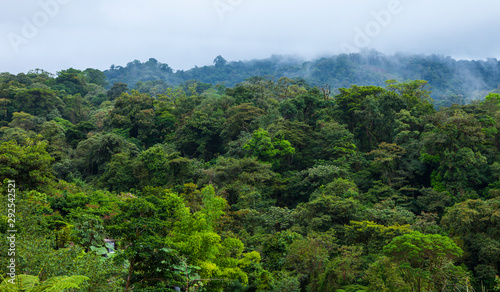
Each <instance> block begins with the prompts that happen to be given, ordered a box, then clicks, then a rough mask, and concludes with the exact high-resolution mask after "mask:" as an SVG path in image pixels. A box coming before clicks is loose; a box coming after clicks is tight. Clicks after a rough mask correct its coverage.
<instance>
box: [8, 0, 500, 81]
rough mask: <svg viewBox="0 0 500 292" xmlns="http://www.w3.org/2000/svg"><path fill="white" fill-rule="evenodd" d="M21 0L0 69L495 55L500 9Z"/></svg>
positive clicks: (365, 2) (396, 0) (403, 0)
mask: <svg viewBox="0 0 500 292" xmlns="http://www.w3.org/2000/svg"><path fill="white" fill-rule="evenodd" d="M268 2H269V1H267V2H266V1H263V0H253V1H246V0H208V1H207V0H190V1H183V2H180V1H173V0H170V1H158V0H145V1H142V2H135V1H130V0H122V1H117V0H109V1H106V2H99V1H96V0H90V1H86V2H80V1H76V0H27V1H23V2H19V1H18V2H10V3H8V4H5V6H4V9H3V11H2V12H0V16H1V20H0V23H1V24H2V26H1V28H0V35H1V36H2V38H3V41H2V42H1V43H0V72H11V73H15V74H16V73H20V72H27V71H29V70H32V69H35V68H40V69H44V70H46V71H49V72H51V73H55V72H57V71H60V70H64V69H68V68H70V67H73V68H76V69H86V68H96V69H100V70H106V69H108V68H109V67H110V66H111V65H116V66H125V65H126V64H127V63H128V62H131V61H133V60H136V59H137V60H140V61H143V62H144V61H147V60H148V59H149V58H155V59H157V60H158V61H159V62H162V63H166V64H168V65H169V66H170V67H171V68H173V69H174V70H188V69H190V68H193V67H195V66H198V67H202V66H205V65H212V60H213V59H214V58H215V57H216V56H217V55H222V56H223V57H224V58H225V59H226V60H228V61H240V60H241V61H244V60H252V59H265V58H269V57H271V56H272V55H286V56H298V57H301V58H304V59H306V60H312V59H317V58H319V57H322V56H331V55H338V54H341V53H351V52H352V53H354V52H357V51H358V50H359V49H361V48H364V47H368V48H373V49H375V50H377V51H379V52H381V53H383V54H385V55H393V54H395V53H398V52H401V53H405V54H425V55H430V54H436V55H443V56H450V57H452V58H454V59H457V60H460V59H465V60H485V59H486V58H499V57H500V49H499V47H500V46H499V42H500V39H499V38H497V37H496V28H497V27H499V25H500V19H499V18H498V17H497V15H496V14H497V13H496V11H498V8H500V3H499V2H493V1H481V2H479V3H474V4H472V3H457V2H452V1H450V0H445V1H441V2H439V3H435V2H431V1H430V0H424V1H420V2H418V3H414V2H411V1H409V0H386V1H379V0H375V1H373V0H371V1H370V0H362V1H357V2H356V3H352V2H348V1H331V2H327V3H325V2H324V1H319V0H313V1H308V2H305V1H298V0H288V1H285V0H276V1H273V2H270V3H268Z"/></svg>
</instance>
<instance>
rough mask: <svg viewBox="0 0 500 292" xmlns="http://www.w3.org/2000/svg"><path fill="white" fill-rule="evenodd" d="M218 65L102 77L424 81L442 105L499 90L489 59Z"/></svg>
mask: <svg viewBox="0 0 500 292" xmlns="http://www.w3.org/2000/svg"><path fill="white" fill-rule="evenodd" d="M213 64H214V65H211V66H203V67H197V66H195V67H194V68H192V69H189V70H177V71H175V70H173V69H172V68H170V67H169V66H168V64H166V63H161V62H159V61H157V60H156V59H154V58H151V59H149V61H147V62H144V63H142V62H140V61H138V60H135V61H133V62H130V63H128V64H127V65H126V66H124V67H122V66H115V65H112V66H111V68H110V69H108V70H105V71H104V73H105V74H106V76H107V77H108V81H109V83H110V85H111V84H113V83H115V82H124V83H126V84H128V86H129V87H130V88H134V86H136V85H137V82H139V81H142V82H146V81H156V80H162V81H165V82H166V83H167V84H168V85H171V86H175V85H179V84H181V83H184V82H186V81H188V80H198V81H200V82H204V83H210V84H224V85H226V86H234V85H235V84H237V83H240V82H243V81H245V80H246V79H247V78H250V77H254V76H261V77H267V78H274V79H276V80H277V79H279V78H280V77H288V78H292V79H294V78H297V79H304V81H305V82H307V83H308V84H309V85H311V86H318V87H323V86H331V88H332V89H337V88H340V87H349V86H350V85H351V84H357V85H379V86H383V85H384V84H385V81H387V80H390V79H396V80H398V81H405V80H413V79H420V80H426V81H428V82H429V85H430V90H432V97H433V98H434V99H435V100H436V101H441V103H442V105H447V104H449V103H451V102H453V103H464V102H467V101H470V100H475V99H478V98H482V97H484V96H485V95H486V94H487V93H488V92H491V91H495V90H498V86H499V84H500V74H499V73H500V62H499V61H498V60H497V59H495V58H488V59H486V60H456V59H453V58H451V57H448V56H442V55H423V54H420V55H416V54H414V55H410V54H401V53H397V54H394V55H384V54H382V53H380V52H377V51H375V50H365V51H363V52H361V53H351V54H339V55H332V56H328V57H323V58H318V59H314V60H305V59H303V58H301V57H297V56H282V55H273V56H271V57H269V58H266V59H253V60H247V61H227V60H225V59H224V58H223V57H222V56H218V57H216V58H215V59H214V61H213Z"/></svg>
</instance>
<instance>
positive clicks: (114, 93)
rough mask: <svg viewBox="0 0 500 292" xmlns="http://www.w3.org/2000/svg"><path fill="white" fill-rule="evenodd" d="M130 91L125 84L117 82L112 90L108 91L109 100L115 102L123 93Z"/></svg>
mask: <svg viewBox="0 0 500 292" xmlns="http://www.w3.org/2000/svg"><path fill="white" fill-rule="evenodd" d="M127 91H128V85H127V84H126V83H123V82H116V83H114V84H113V86H112V87H111V89H109V90H108V91H107V93H106V94H107V96H108V98H109V99H111V100H114V99H115V98H117V97H119V96H120V95H121V94H122V93H124V92H127Z"/></svg>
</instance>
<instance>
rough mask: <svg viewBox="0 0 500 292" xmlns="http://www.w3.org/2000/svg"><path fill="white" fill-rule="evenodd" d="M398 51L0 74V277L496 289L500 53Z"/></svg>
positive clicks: (177, 285)
mask: <svg viewBox="0 0 500 292" xmlns="http://www.w3.org/2000/svg"><path fill="white" fill-rule="evenodd" d="M357 57H359V58H358V59H357ZM401 58H402V59H400V61H399V62H400V65H401V66H402V67H405V68H407V71H400V72H399V73H397V74H396V73H391V71H390V70H389V69H387V68H390V67H391V66H394V62H395V61H394V60H395V59H394V58H386V57H383V56H382V57H380V56H379V57H377V58H375V59H370V57H369V56H363V55H341V56H337V57H335V58H325V59H321V60H317V61H314V62H312V63H307V62H306V63H295V64H293V63H290V62H288V63H286V62H283V64H284V65H283V66H282V67H281V66H278V65H276V64H278V63H279V62H274V61H276V60H273V59H272V58H271V59H270V60H264V61H252V62H227V61H225V60H224V59H223V58H222V57H217V58H216V59H215V60H214V62H215V64H214V66H207V67H203V68H195V69H192V70H189V71H185V72H184V71H178V72H175V73H174V72H173V70H172V69H171V68H169V67H168V65H166V64H161V63H158V62H157V61H156V60H155V59H150V60H149V61H148V62H146V63H141V62H138V61H137V62H132V63H129V64H128V65H127V66H126V67H114V66H112V68H111V69H110V70H107V71H105V72H102V71H100V70H97V69H86V70H83V71H82V70H77V69H73V68H71V69H67V70H62V71H60V72H57V74H55V75H53V74H51V73H48V72H45V71H44V70H41V69H37V70H33V71H30V72H27V73H20V74H17V75H13V74H10V73H1V74H0V143H1V144H0V182H2V184H1V185H0V196H1V197H2V202H1V203H0V204H1V205H2V208H1V210H2V214H0V215H1V216H0V232H1V233H2V237H3V238H4V240H2V241H0V250H1V251H2V252H1V253H0V266H1V267H2V269H0V275H1V276H2V278H3V279H5V280H4V281H3V283H2V284H0V291H92V292H98V291H103V292H111V291H134V292H142V291H144V292H146V291H199V292H202V291H207V292H208V291H227V292H237V291H241V292H243V291H246V292H250V291H261V292H263V291H276V292H279V291H283V292H284V291H286V292H299V291H310V292H313V291H325V292H327V291H346V292H347V291H348V292H355V291H377V292H378V291H398V292H400V291H402V292H404V291H412V292H414V291H500V278H499V275H500V152H499V147H500V132H499V129H500V94H498V91H495V90H496V89H497V87H498V84H500V80H498V79H499V78H500V77H499V76H500V75H499V74H498V68H500V65H499V63H498V62H496V60H495V61H492V60H489V61H487V62H482V61H480V62H476V61H454V60H451V59H446V58H441V57H408V58H406V57H405V58H406V59H405V58H403V57H401ZM268 64H271V65H268ZM272 64H275V65H272ZM290 64H291V65H290ZM252 66H253V67H252ZM249 67H252V68H253V69H251V70H250V69H249ZM366 67H370V68H372V69H370V70H368V69H367V70H365V69H366ZM238 68H243V69H241V70H240V69H238ZM363 68H365V69H363ZM376 68H378V69H376ZM380 68H386V69H387V70H386V71H381V69H380ZM459 68H466V69H467V70H471V72H472V71H473V70H475V72H476V73H477V74H480V75H481V76H483V78H482V79H474V80H476V81H477V80H479V81H480V82H479V83H476V84H479V85H478V86H477V87H473V88H472V87H470V86H471V83H467V82H463V80H464V79H461V78H467V77H470V78H476V77H477V75H467V74H465V73H464V72H466V71H462V70H459ZM280 70H281V71H280ZM305 71H310V75H308V76H304V75H303V72H305ZM358 71H359V72H358ZM402 72H406V73H402ZM415 74H417V75H415ZM461 74H463V75H461ZM268 75H272V77H271V76H268ZM286 75H288V76H286ZM387 77H393V78H387ZM413 77H418V78H413ZM382 78H387V79H385V80H382ZM356 80H358V81H360V82H359V83H358V84H357V85H351V81H356ZM429 83H430V84H431V85H432V87H430V86H429ZM352 84H356V83H354V82H352ZM431 89H436V90H437V92H438V94H437V95H436V93H432V92H431ZM483 91H484V95H483V96H482V97H481V98H479V99H477V100H474V101H471V102H468V103H465V100H464V99H463V98H464V96H466V95H467V94H469V93H471V92H475V93H479V92H483ZM438 97H439V99H438ZM445 97H448V98H445ZM469 97H471V96H470V95H469ZM453 98H455V99H453ZM434 99H436V101H434ZM13 190H14V191H13ZM13 193H15V199H14V198H13V197H12V196H9V195H11V194H13ZM8 209H10V210H13V209H15V212H13V211H9V212H6V211H5V210H8ZM12 214H14V215H13V216H12ZM13 218H14V219H15V223H13V221H12V219H13ZM13 228H16V231H17V233H15V236H16V237H15V238H16V240H15V271H16V285H17V286H13V285H12V284H10V283H9V282H8V280H9V279H11V278H10V276H9V275H8V270H7V269H6V268H5V267H8V266H9V265H10V264H11V263H12V258H13V257H12V256H11V255H10V254H9V253H7V251H8V250H9V246H10V247H11V248H12V245H11V243H12V240H11V241H10V242H9V240H7V238H9V236H12V234H11V233H10V232H11V230H12V229H13ZM9 244H10V245H9ZM21 285H24V286H23V287H21ZM13 287H16V288H13ZM27 287H28V288H27ZM30 287H31V288H30ZM32 287H35V288H36V289H38V290H35V288H32ZM29 289H32V290H29ZM50 289H52V290H50Z"/></svg>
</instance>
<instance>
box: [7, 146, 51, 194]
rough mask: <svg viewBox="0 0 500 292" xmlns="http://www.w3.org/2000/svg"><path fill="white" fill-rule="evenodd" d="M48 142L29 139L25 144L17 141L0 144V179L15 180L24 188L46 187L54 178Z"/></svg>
mask: <svg viewBox="0 0 500 292" xmlns="http://www.w3.org/2000/svg"><path fill="white" fill-rule="evenodd" d="M46 147H47V143H46V142H39V141H35V140H31V139H28V140H27V141H26V144H25V145H18V143H17V142H16V141H9V142H4V143H2V144H0V165H1V166H0V181H1V182H3V181H4V180H5V179H10V180H15V181H16V183H17V184H16V185H18V187H19V188H20V189H22V190H29V189H44V188H46V187H48V186H49V185H50V183H51V181H52V179H53V175H52V171H51V163H52V161H54V159H53V158H52V157H50V155H49V154H48V153H47V151H46Z"/></svg>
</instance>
